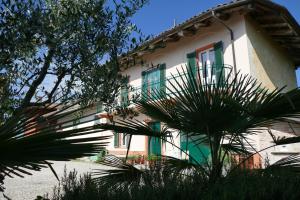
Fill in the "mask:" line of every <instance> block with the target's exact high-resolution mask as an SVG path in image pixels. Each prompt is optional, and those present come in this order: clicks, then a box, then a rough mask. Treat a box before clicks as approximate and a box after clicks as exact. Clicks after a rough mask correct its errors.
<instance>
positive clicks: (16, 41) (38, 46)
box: [0, 0, 146, 110]
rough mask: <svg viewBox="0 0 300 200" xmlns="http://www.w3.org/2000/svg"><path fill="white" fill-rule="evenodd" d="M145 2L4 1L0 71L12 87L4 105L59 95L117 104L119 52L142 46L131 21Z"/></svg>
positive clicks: (3, 99)
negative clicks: (114, 101)
mask: <svg viewBox="0 0 300 200" xmlns="http://www.w3.org/2000/svg"><path fill="white" fill-rule="evenodd" d="M145 2H146V1H145V0H129V1H104V0H89V1H85V0H84V1H81V0H61V1H58V0H15V1H11V0H3V1H1V4H0V42H1V46H0V75H1V77H2V76H4V77H5V79H6V81H7V84H8V87H7V89H8V90H9V95H5V96H3V95H0V97H1V102H5V104H3V103H2V104H1V106H2V109H4V105H5V106H6V109H7V110H9V108H14V109H15V108H18V107H22V108H25V107H28V106H31V105H36V104H46V103H50V102H53V99H54V98H57V96H62V97H64V98H67V97H73V96H75V97H77V96H81V97H84V98H81V99H84V100H86V101H88V102H90V101H92V100H98V101H104V102H107V103H112V102H113V100H114V98H115V96H116V95H117V93H118V88H119V86H120V85H121V84H122V82H123V81H124V80H123V78H122V76H120V74H119V73H118V72H119V63H118V56H119V55H121V53H123V52H124V51H128V50H129V49H132V48H135V46H136V45H138V43H139V41H138V40H136V39H134V40H133V41H134V42H135V44H134V45H132V43H131V40H132V32H134V31H135V32H139V31H138V29H137V28H136V27H135V26H134V25H133V24H132V23H131V21H130V20H131V17H132V16H133V15H134V14H135V13H136V12H137V10H139V9H140V8H141V7H142V6H143V5H144V4H145ZM139 35H140V34H138V36H139ZM49 82H50V83H51V84H49ZM79 86H80V87H79ZM36 101H39V103H37V102H36Z"/></svg>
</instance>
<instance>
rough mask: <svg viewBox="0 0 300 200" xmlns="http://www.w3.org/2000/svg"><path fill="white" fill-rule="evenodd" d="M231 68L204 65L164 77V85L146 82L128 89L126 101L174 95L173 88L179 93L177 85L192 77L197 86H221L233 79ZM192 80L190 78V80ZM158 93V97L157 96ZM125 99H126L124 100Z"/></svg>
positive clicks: (121, 102)
mask: <svg viewBox="0 0 300 200" xmlns="http://www.w3.org/2000/svg"><path fill="white" fill-rule="evenodd" d="M232 70H233V68H232V66H230V65H222V66H216V65H206V66H204V67H197V68H196V69H195V70H194V72H190V73H188V72H187V71H184V72H180V73H176V74H171V75H169V76H166V78H165V81H164V85H163V86H162V85H161V81H157V82H148V83H147V85H144V86H143V85H141V86H138V87H129V91H128V99H127V101H131V100H132V99H136V98H144V99H147V98H149V99H156V98H155V97H157V96H159V97H163V96H164V95H163V94H165V96H168V95H171V94H172V93H174V87H176V91H180V87H177V86H179V85H181V86H183V85H186V84H187V83H188V82H189V80H187V79H189V78H191V76H193V78H195V79H194V81H196V83H197V84H200V82H201V84H202V85H214V84H217V83H219V84H222V82H224V81H225V80H226V79H229V80H230V79H232V78H233V71H232ZM191 79H192V78H191ZM158 93H160V94H159V95H157V94H158ZM125 99H126V98H125ZM129 104H130V103H129V102H124V100H123V101H120V105H122V106H124V105H129Z"/></svg>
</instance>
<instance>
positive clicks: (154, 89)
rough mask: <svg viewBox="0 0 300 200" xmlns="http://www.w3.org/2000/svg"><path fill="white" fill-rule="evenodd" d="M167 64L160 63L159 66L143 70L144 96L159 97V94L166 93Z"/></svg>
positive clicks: (145, 97) (148, 97)
mask: <svg viewBox="0 0 300 200" xmlns="http://www.w3.org/2000/svg"><path fill="white" fill-rule="evenodd" d="M165 69H166V65H165V64H162V65H159V67H158V68H155V69H152V70H150V71H144V72H142V98H143V99H145V100H147V99H157V95H158V94H159V96H161V95H164V94H165V92H166V89H165V79H166V77H165Z"/></svg>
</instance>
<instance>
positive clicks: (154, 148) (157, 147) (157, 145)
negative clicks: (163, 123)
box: [148, 122, 161, 156]
mask: <svg viewBox="0 0 300 200" xmlns="http://www.w3.org/2000/svg"><path fill="white" fill-rule="evenodd" d="M149 126H150V127H151V128H152V129H153V130H154V131H160V122H151V123H150V124H149ZM153 155H161V139H160V138H156V137H148V156H153Z"/></svg>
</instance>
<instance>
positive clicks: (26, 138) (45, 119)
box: [0, 102, 110, 191]
mask: <svg viewBox="0 0 300 200" xmlns="http://www.w3.org/2000/svg"><path fill="white" fill-rule="evenodd" d="M77 103H78V102H77ZM77 103H73V104H71V103H70V104H63V103H59V104H50V105H46V106H43V107H32V108H27V109H24V110H22V111H18V112H17V113H15V114H14V115H13V116H12V117H11V118H9V119H7V120H6V122H5V123H3V124H2V125H0V180H1V182H0V183H1V184H0V191H3V190H4V187H3V179H4V178H5V177H14V176H19V177H23V176H24V175H32V173H31V172H33V171H39V170H41V169H42V168H45V167H50V168H51V170H52V172H53V173H54V175H55V176H56V178H58V177H57V175H56V173H55V171H54V169H53V167H52V166H51V165H52V163H51V161H68V160H70V159H74V158H79V157H83V156H92V155H95V154H97V153H99V152H100V151H101V150H103V149H104V148H105V146H106V144H107V141H106V140H107V139H109V137H110V136H95V135H94V136H93V135H90V134H93V133H98V132H101V130H99V128H97V125H87V124H88V123H89V122H91V121H93V120H94V114H95V113H91V114H89V115H82V116H80V117H79V118H77V119H76V122H77V125H79V126H81V128H76V129H75V128H73V127H74V115H75V113H78V112H81V111H82V110H84V109H86V107H78V106H77ZM79 121H81V122H79ZM79 126H78V127H79Z"/></svg>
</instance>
